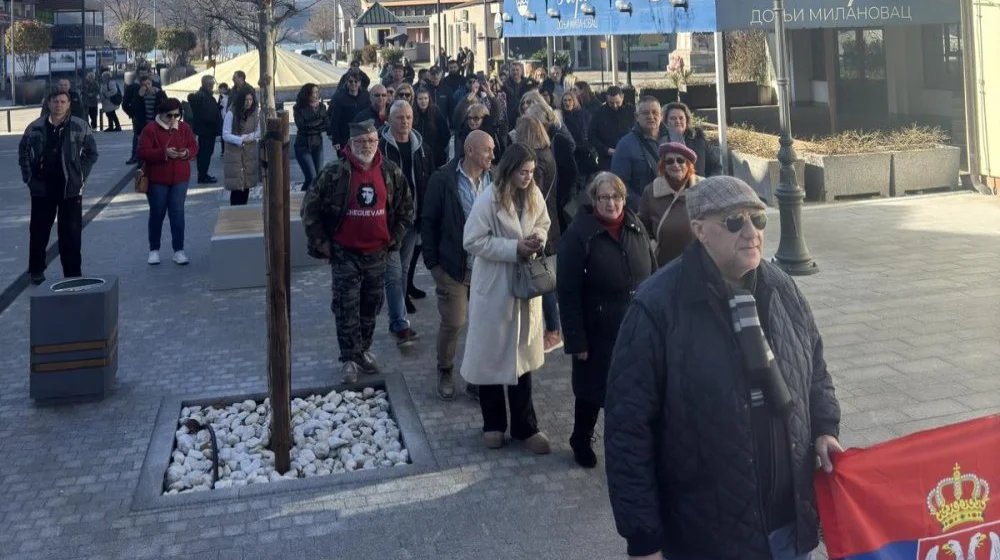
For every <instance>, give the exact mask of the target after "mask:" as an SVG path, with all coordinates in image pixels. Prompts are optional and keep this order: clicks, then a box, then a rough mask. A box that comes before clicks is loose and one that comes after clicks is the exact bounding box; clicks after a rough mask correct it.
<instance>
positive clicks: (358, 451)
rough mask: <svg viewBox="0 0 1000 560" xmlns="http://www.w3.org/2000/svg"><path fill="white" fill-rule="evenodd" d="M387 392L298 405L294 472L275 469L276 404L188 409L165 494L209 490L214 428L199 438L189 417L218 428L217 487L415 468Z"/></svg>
mask: <svg viewBox="0 0 1000 560" xmlns="http://www.w3.org/2000/svg"><path fill="white" fill-rule="evenodd" d="M388 410H389V402H388V399H387V398H386V394H385V391H382V390H376V389H373V388H367V389H364V390H363V391H361V392H352V391H345V392H343V393H338V392H336V391H333V392H330V393H329V394H327V395H310V396H309V397H307V398H305V399H294V400H293V401H292V403H291V411H292V422H293V426H294V429H293V434H294V436H293V437H294V440H295V446H294V447H293V448H292V453H291V458H292V470H290V471H289V472H287V473H285V474H280V473H278V472H276V471H275V470H274V452H273V451H271V450H269V449H266V448H265V446H266V445H267V443H268V442H269V441H270V421H271V419H270V414H269V412H270V405H269V403H268V400H267V399H265V400H264V402H263V403H257V402H254V401H252V400H246V401H243V402H240V403H233V404H231V405H229V406H225V407H204V408H203V407H198V406H191V407H184V409H182V411H181V412H182V414H181V418H180V419H179V421H178V426H179V427H178V429H177V432H176V445H177V446H176V448H175V449H174V450H173V451H172V452H171V454H170V463H169V465H168V466H167V471H166V473H165V474H164V494H169V495H173V494H179V493H185V492H198V491H204V490H209V489H210V488H211V487H212V450H211V442H210V437H209V433H208V430H207V429H206V430H201V431H199V432H197V433H195V434H191V433H189V432H188V430H187V428H186V427H185V426H184V424H185V422H186V421H187V420H189V419H194V420H197V421H198V422H200V423H201V424H211V425H212V427H213V429H214V430H215V433H216V440H217V441H218V445H219V480H218V482H216V483H215V487H216V488H231V487H239V486H246V485H247V484H263V483H267V482H275V481H278V480H289V479H295V478H304V477H312V476H325V475H328V474H335V473H344V472H352V471H356V470H361V469H374V468H383V467H392V466H401V465H406V464H408V463H409V453H408V452H407V451H406V450H405V449H403V448H402V442H401V441H400V431H399V428H398V427H397V426H396V423H395V421H393V420H392V419H391V418H390V417H389V415H388Z"/></svg>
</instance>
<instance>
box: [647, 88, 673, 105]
mask: <svg viewBox="0 0 1000 560" xmlns="http://www.w3.org/2000/svg"><path fill="white" fill-rule="evenodd" d="M647 95H648V96H650V97H654V98H656V100H657V101H659V102H660V103H661V104H666V103H674V102H676V101H677V88H642V96H643V97H645V96H647Z"/></svg>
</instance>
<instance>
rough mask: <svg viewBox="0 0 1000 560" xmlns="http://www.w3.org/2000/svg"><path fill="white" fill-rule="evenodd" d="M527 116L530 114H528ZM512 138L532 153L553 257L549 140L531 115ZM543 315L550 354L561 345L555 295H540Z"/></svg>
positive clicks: (556, 232)
mask: <svg viewBox="0 0 1000 560" xmlns="http://www.w3.org/2000/svg"><path fill="white" fill-rule="evenodd" d="M529 113H530V112H529ZM514 138H515V139H516V141H517V142H518V143H521V144H524V145H525V146H527V147H529V148H531V149H532V150H534V151H535V158H536V162H535V183H536V184H537V185H538V188H539V189H540V190H541V191H542V196H543V197H544V199H545V209H546V211H548V213H549V219H550V220H551V221H552V224H551V225H550V226H549V238H548V242H547V243H546V244H545V249H544V251H543V252H544V253H545V255H546V256H549V255H554V254H556V248H557V247H559V236H560V233H561V230H560V228H559V219H558V218H557V216H558V215H559V206H558V202H557V201H558V200H559V196H558V186H557V185H558V184H559V183H560V181H559V164H557V163H556V160H555V157H554V156H553V155H552V150H551V140H550V139H549V134H548V133H547V132H545V127H544V126H542V123H540V122H539V121H538V119H535V118H533V117H531V116H524V117H521V118H519V119H517V127H516V128H515V129H514ZM542 313H543V318H544V319H545V352H551V351H553V350H555V349H557V348H560V347H561V346H562V342H563V340H562V328H561V326H560V324H559V302H558V299H557V298H556V293H555V292H549V293H547V294H545V295H543V296H542Z"/></svg>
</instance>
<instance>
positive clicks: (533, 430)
mask: <svg viewBox="0 0 1000 560" xmlns="http://www.w3.org/2000/svg"><path fill="white" fill-rule="evenodd" d="M505 388H506V393H507V395H506V399H505V398H504V389H505ZM508 404H509V405H510V437H512V438H514V439H520V440H525V439H528V438H530V437H531V436H533V435H535V434H537V433H538V418H536V417H535V405H534V403H533V402H532V401H531V372H530V371H529V372H527V373H525V374H524V375H522V376H521V377H519V378H517V385H480V386H479V408H480V409H482V412H483V431H484V432H506V431H507V406H508Z"/></svg>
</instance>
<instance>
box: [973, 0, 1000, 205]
mask: <svg viewBox="0 0 1000 560" xmlns="http://www.w3.org/2000/svg"><path fill="white" fill-rule="evenodd" d="M968 8H969V9H968V14H969V16H970V17H969V18H968V21H967V22H966V25H965V28H966V29H970V30H971V36H972V41H970V42H971V45H970V47H971V51H972V57H973V59H972V60H971V61H970V62H971V64H970V65H969V66H971V68H969V70H971V74H972V80H971V81H972V83H973V87H972V89H973V92H972V95H971V96H970V101H971V105H972V111H971V112H972V113H973V114H972V115H971V116H970V119H969V129H970V130H969V132H970V133H971V134H970V138H971V139H972V144H973V145H974V146H975V149H974V150H973V155H974V158H973V159H972V162H971V163H972V167H973V169H972V170H971V171H972V173H973V175H974V177H973V179H975V180H976V181H977V182H978V183H979V184H982V185H985V186H986V187H988V188H989V189H990V190H992V191H993V193H994V194H998V195H1000V34H998V33H997V30H998V29H1000V3H996V2H986V1H980V2H972V1H970V2H969V6H968Z"/></svg>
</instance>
